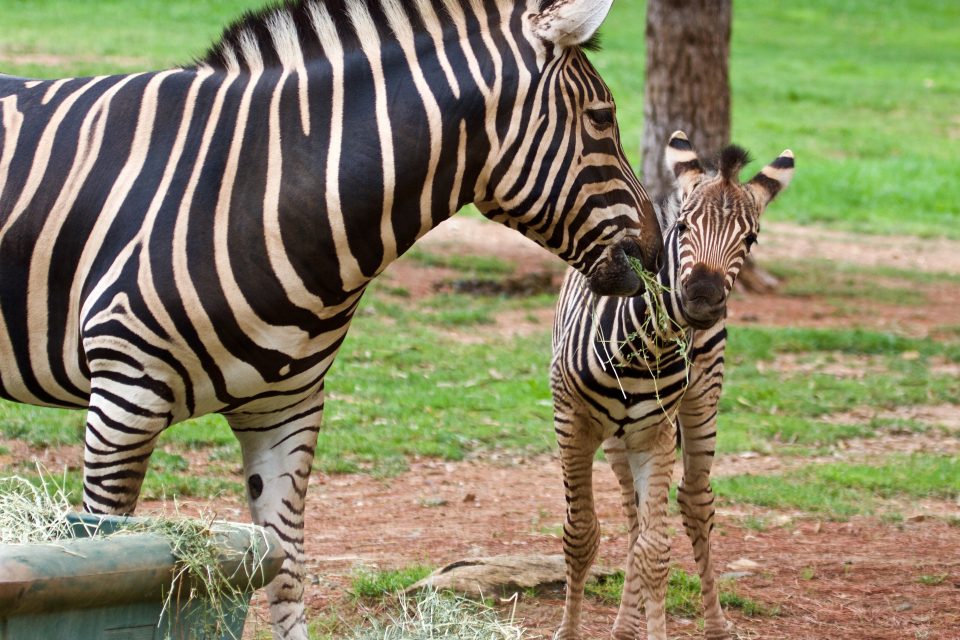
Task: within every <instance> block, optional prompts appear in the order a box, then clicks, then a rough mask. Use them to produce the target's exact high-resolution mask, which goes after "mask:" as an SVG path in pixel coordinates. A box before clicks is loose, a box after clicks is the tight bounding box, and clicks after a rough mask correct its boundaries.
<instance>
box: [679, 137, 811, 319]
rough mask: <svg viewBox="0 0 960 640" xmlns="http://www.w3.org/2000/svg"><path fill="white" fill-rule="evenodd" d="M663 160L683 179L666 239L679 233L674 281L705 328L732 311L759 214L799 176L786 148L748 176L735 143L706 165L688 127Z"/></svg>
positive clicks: (689, 312)
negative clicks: (711, 166)
mask: <svg viewBox="0 0 960 640" xmlns="http://www.w3.org/2000/svg"><path fill="white" fill-rule="evenodd" d="M665 159H666V163H667V168H668V169H669V170H670V171H672V172H673V174H674V176H676V179H677V187H678V188H677V191H676V192H675V193H674V194H673V195H672V199H673V207H667V208H666V209H670V208H672V209H673V210H674V214H673V215H672V216H670V217H671V218H673V220H672V224H671V226H670V228H669V229H668V230H667V235H668V239H672V236H673V235H675V236H676V252H675V255H676V258H677V265H676V268H677V274H676V276H675V281H674V287H675V288H676V292H677V297H678V298H679V302H680V309H681V312H682V314H683V317H684V319H685V320H686V321H687V323H689V324H690V326H692V327H694V328H696V329H706V328H708V327H710V326H712V325H713V324H714V323H716V322H717V321H718V320H720V319H721V318H723V317H724V316H725V315H726V311H727V296H728V295H729V293H730V290H731V289H732V288H733V283H734V281H735V280H736V278H737V274H738V273H739V272H740V268H741V267H742V266H743V261H744V260H745V259H746V257H747V254H748V253H749V252H750V248H751V247H752V246H753V244H754V243H755V242H756V241H757V233H759V231H760V214H761V213H763V210H764V209H765V208H766V206H767V204H769V202H770V201H771V200H773V198H774V197H776V195H777V194H778V193H780V191H782V190H783V189H784V188H786V186H787V185H788V184H789V183H790V179H791V178H792V177H793V152H791V151H790V150H786V151H784V152H783V153H781V154H780V156H779V157H778V158H777V159H776V160H774V161H773V162H771V163H770V164H768V165H767V166H766V167H764V168H763V170H762V171H760V173H758V174H757V175H756V176H754V177H753V178H752V179H751V180H750V181H749V182H747V183H743V184H741V183H740V181H739V178H738V175H739V173H740V170H741V169H742V168H743V167H744V165H746V164H747V163H748V162H749V157H748V155H747V152H746V151H745V150H744V149H742V148H740V147H738V146H735V145H731V146H729V147H727V148H726V149H724V150H723V151H721V152H720V157H719V163H718V168H717V171H716V172H707V171H705V170H704V167H703V165H702V164H701V163H700V159H699V158H698V157H697V154H696V152H695V151H694V150H693V146H692V145H691V144H690V141H689V140H688V139H687V136H686V135H684V133H683V132H682V131H677V132H676V133H674V134H673V135H672V136H671V137H670V142H669V143H668V144H667V149H666V154H665Z"/></svg>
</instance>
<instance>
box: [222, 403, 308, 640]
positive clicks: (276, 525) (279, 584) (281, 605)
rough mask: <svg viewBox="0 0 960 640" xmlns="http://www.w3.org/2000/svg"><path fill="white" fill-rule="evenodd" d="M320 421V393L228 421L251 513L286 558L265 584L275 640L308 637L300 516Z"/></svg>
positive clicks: (236, 416) (300, 639)
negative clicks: (273, 535)
mask: <svg viewBox="0 0 960 640" xmlns="http://www.w3.org/2000/svg"><path fill="white" fill-rule="evenodd" d="M322 416H323V394H322V392H320V393H318V394H317V395H315V396H313V397H311V398H308V399H307V400H305V401H302V402H300V403H298V404H296V405H294V406H292V407H289V408H286V409H283V410H281V411H278V412H276V413H269V414H242V415H231V416H229V422H230V426H231V427H232V428H233V430H234V432H235V433H236V436H237V438H238V439H239V440H240V447H241V450H242V451H243V473H244V477H245V479H246V484H247V501H248V503H249V505H250V514H251V516H252V517H253V520H254V522H256V523H257V524H259V525H261V526H263V527H265V528H267V529H271V530H272V531H273V532H274V533H276V534H277V537H278V538H279V539H280V544H281V546H282V547H283V551H284V554H285V556H286V557H285V558H284V560H283V565H282V566H281V568H280V573H279V574H278V575H277V577H276V578H274V580H273V581H272V582H271V583H270V584H269V585H267V596H268V597H269V600H270V618H271V621H272V623H273V634H274V637H275V638H284V639H287V640H306V638H307V623H306V618H305V615H304V605H303V583H304V577H305V575H304V574H305V571H304V551H303V514H304V503H305V496H306V492H307V481H308V480H309V478H310V470H311V466H312V464H313V455H314V450H315V449H316V446H317V433H318V432H319V429H320V421H321V418H322Z"/></svg>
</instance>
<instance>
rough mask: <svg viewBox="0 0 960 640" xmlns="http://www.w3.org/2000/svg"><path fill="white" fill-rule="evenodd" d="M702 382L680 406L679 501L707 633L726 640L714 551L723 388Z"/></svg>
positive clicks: (711, 637)
mask: <svg viewBox="0 0 960 640" xmlns="http://www.w3.org/2000/svg"><path fill="white" fill-rule="evenodd" d="M700 383H701V384H698V385H696V386H694V387H692V388H691V389H690V391H688V392H687V395H686V397H685V398H684V401H683V404H682V405H681V408H680V434H681V436H680V437H681V443H682V444H681V447H682V450H683V480H681V482H680V486H679V487H678V488H677V502H678V503H679V505H680V513H681V514H682V515H683V528H684V530H685V531H686V532H687V537H688V538H690V542H691V544H692V545H693V557H694V559H695V560H696V562H697V569H698V571H699V572H700V591H701V593H702V595H703V617H704V633H705V635H706V637H707V638H708V639H709V640H726V638H729V637H730V636H729V633H728V631H727V621H726V619H725V618H724V617H723V611H721V609H720V592H719V589H718V588H717V583H716V580H715V578H714V570H713V559H712V557H711V554H710V532H711V531H712V530H713V516H714V507H713V489H712V487H711V486H710V467H711V466H712V465H713V456H714V451H715V449H716V440H717V437H716V436H717V400H718V397H719V387H712V388H715V389H717V391H716V393H708V394H700V393H698V389H697V387H700V386H703V381H700Z"/></svg>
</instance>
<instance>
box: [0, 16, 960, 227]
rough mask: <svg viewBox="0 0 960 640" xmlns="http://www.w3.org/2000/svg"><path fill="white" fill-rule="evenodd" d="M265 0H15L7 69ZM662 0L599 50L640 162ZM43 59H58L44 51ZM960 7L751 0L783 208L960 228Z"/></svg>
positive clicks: (827, 216) (752, 113) (744, 86)
mask: <svg viewBox="0 0 960 640" xmlns="http://www.w3.org/2000/svg"><path fill="white" fill-rule="evenodd" d="M262 4H264V2H260V1H258V0H216V1H211V2H203V3H197V2H191V1H189V0H168V1H167V2H162V3H158V2H153V1H151V0H96V1H93V0H88V1H86V2H74V3H64V2H59V1H57V0H7V1H6V2H4V3H2V4H0V24H3V25H4V28H3V32H2V34H0V53H5V54H7V55H8V56H10V55H15V54H24V53H26V54H45V55H51V56H54V58H53V59H50V60H47V61H46V63H44V64H38V63H37V62H30V61H25V62H23V63H16V62H12V61H8V60H5V61H3V62H0V66H2V67H3V69H4V71H5V72H7V73H14V74H21V75H28V76H40V77H58V76H62V75H68V74H70V75H76V74H93V73H108V72H128V71H134V70H143V69H156V68H164V67H168V66H171V65H175V64H183V63H188V62H190V61H191V59H192V58H193V57H195V56H197V55H199V54H201V53H202V52H203V51H204V50H205V49H206V48H207V47H208V46H209V44H210V43H211V42H212V41H213V40H214V39H215V38H216V36H217V35H218V34H219V32H220V31H221V29H222V28H223V26H225V25H226V24H227V23H228V22H229V21H230V20H232V19H234V18H235V17H237V16H238V15H239V14H240V13H241V12H242V11H243V10H245V9H249V8H256V7H259V6H261V5H262ZM645 14H646V3H645V2H643V1H642V0H635V1H631V2H617V3H615V4H614V7H613V9H612V12H611V15H610V18H609V19H608V20H607V22H606V24H605V25H604V27H603V30H602V33H603V42H604V48H603V50H602V51H600V52H598V53H594V54H591V57H592V58H593V60H594V61H595V63H596V64H597V66H598V68H599V69H600V71H601V73H602V74H603V76H604V78H605V79H606V80H607V82H608V84H609V85H610V86H611V89H612V90H613V93H614V96H615V97H616V99H617V102H618V114H619V115H618V118H619V121H620V125H621V129H622V135H623V140H624V146H625V149H626V151H627V154H628V156H629V157H630V159H631V161H632V162H633V163H634V164H635V165H636V164H637V163H638V160H639V158H638V147H639V140H640V132H641V130H642V126H643V86H644V64H645V63H644V61H645V51H644V33H645ZM41 62H42V61H41ZM958 64H960V5H958V4H957V3H955V2H952V1H951V0H905V1H903V2H898V3H894V4H890V3H875V2H870V1H869V0H840V1H832V0H810V1H808V2H804V3H802V4H792V5H784V4H782V3H770V2H762V1H761V0H738V2H736V3H735V5H734V22H733V41H732V47H731V64H730V66H731V87H732V95H733V138H734V140H736V141H737V142H739V143H740V144H743V145H745V146H746V147H747V148H749V149H751V150H752V151H753V152H754V155H755V156H756V157H757V158H758V159H759V160H758V162H756V163H754V164H753V165H751V166H750V167H748V168H747V172H748V173H750V172H752V171H754V170H756V169H758V168H759V167H760V166H761V165H760V163H761V162H767V161H769V160H771V159H773V158H774V157H776V155H777V154H778V153H779V152H780V151H781V150H782V149H784V148H785V147H790V148H792V149H793V150H794V152H795V153H796V156H797V179H796V181H795V184H794V186H793V187H791V189H790V190H789V191H787V192H786V193H785V194H784V195H783V196H782V197H781V198H780V201H779V203H778V204H777V205H775V206H774V207H773V208H772V209H771V211H770V213H769V214H768V215H769V216H770V217H771V218H774V219H790V220H795V221H800V222H805V223H811V222H817V223H824V224H829V225H831V226H836V227H842V228H846V229H851V230H855V231H857V232H861V233H910V234H918V235H927V236H948V237H952V238H960V225H958V224H957V221H958V218H960V214H958V210H957V204H956V203H957V202H958V201H960V186H958V183H957V181H956V179H955V178H956V175H955V173H956V171H955V162H953V155H954V147H955V146H956V145H954V144H951V141H953V140H956V138H957V136H958V135H960V122H958V121H957V119H956V104H957V102H958V101H960V76H958V75H957V74H956V73H955V69H956V67H957V66H958Z"/></svg>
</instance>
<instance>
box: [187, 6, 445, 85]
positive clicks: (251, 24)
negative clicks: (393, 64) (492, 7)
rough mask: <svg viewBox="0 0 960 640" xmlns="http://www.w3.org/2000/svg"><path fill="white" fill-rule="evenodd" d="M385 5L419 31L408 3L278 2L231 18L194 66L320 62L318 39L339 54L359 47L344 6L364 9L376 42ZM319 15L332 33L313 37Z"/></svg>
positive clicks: (386, 34) (384, 35)
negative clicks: (334, 42) (333, 41)
mask: <svg viewBox="0 0 960 640" xmlns="http://www.w3.org/2000/svg"><path fill="white" fill-rule="evenodd" d="M430 3H431V4H433V5H434V6H435V9H436V13H437V15H438V17H439V16H443V15H445V14H444V13H443V10H442V9H441V6H442V3H440V2H438V1H437V0H432V1H431V2H430ZM385 4H389V5H391V6H392V7H396V8H397V9H399V10H401V11H403V12H404V13H405V14H406V15H407V16H408V18H409V19H410V22H411V25H412V28H413V29H414V31H417V30H418V29H420V28H421V27H419V26H418V25H420V24H421V22H420V20H421V19H420V17H419V15H420V14H419V12H418V11H417V9H416V7H415V4H414V0H391V1H390V2H389V3H382V2H378V1H375V0H280V1H279V2H273V3H271V4H268V5H266V6H264V7H263V8H261V9H256V10H252V11H247V12H246V13H244V14H243V15H241V16H240V17H239V18H238V19H236V20H234V21H233V22H232V23H231V24H230V25H229V26H228V27H227V28H226V29H224V31H223V33H222V34H221V36H220V38H219V39H218V40H217V42H216V43H214V44H213V45H212V46H211V47H210V48H209V49H208V50H207V52H206V53H204V54H203V55H202V56H201V57H200V58H198V59H197V60H196V61H195V64H196V65H197V66H207V67H212V68H214V69H224V70H226V69H231V68H236V67H240V68H250V67H251V66H252V65H251V58H253V59H254V60H255V64H256V65H257V66H260V65H261V64H262V66H263V67H264V68H268V69H269V68H275V67H290V66H295V63H296V62H297V61H299V60H313V59H324V58H326V57H327V56H326V53H325V52H324V50H323V47H322V46H321V39H326V37H337V38H338V40H339V41H340V44H341V46H342V48H343V50H344V51H351V50H355V49H359V48H360V45H361V42H360V38H361V36H359V35H358V32H359V30H360V27H358V26H357V25H354V24H353V22H352V21H351V19H350V14H349V12H348V7H354V8H360V9H365V10H366V12H368V13H369V15H370V19H371V20H370V21H371V22H372V25H369V26H371V27H372V28H374V29H376V31H377V32H378V34H379V36H380V38H381V39H384V40H386V39H392V38H393V37H394V36H393V34H392V32H391V31H390V28H389V26H387V25H388V20H387V16H386V13H385V12H384V5H385ZM321 13H323V14H326V15H328V16H329V23H330V26H332V27H333V30H335V33H334V32H332V31H331V32H329V33H318V31H317V27H318V24H317V22H316V18H317V17H318V16H319V15H320V14H321ZM365 26H366V25H365ZM290 58H293V61H291V59H290ZM291 62H293V63H294V64H291Z"/></svg>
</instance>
